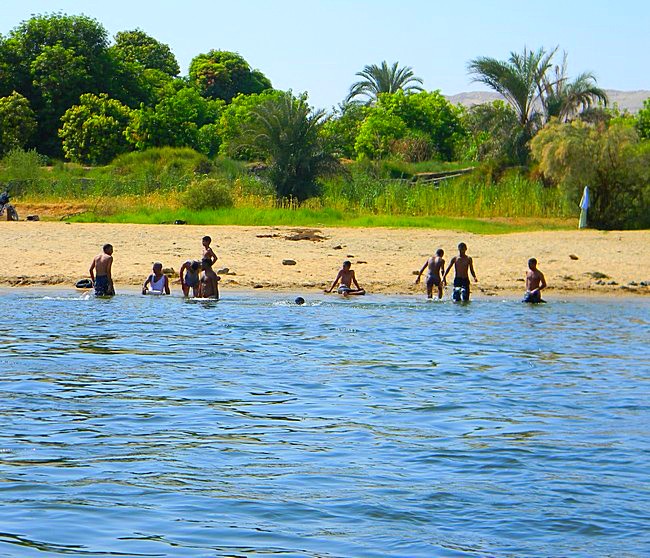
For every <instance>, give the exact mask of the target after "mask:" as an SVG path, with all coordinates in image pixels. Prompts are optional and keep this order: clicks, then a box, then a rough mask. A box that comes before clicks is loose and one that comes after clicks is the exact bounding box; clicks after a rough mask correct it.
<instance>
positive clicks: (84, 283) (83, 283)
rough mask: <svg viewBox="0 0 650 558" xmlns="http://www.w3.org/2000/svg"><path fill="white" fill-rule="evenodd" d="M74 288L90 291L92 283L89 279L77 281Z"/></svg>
mask: <svg viewBox="0 0 650 558" xmlns="http://www.w3.org/2000/svg"><path fill="white" fill-rule="evenodd" d="M74 286H75V287H76V288H77V289H92V288H93V282H92V281H91V280H90V279H79V281H77V282H76V283H75V285H74Z"/></svg>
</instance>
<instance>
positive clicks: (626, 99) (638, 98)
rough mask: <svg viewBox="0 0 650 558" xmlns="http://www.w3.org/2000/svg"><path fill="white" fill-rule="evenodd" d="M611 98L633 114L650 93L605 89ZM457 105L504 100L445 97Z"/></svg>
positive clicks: (482, 95) (471, 94) (475, 94)
mask: <svg viewBox="0 0 650 558" xmlns="http://www.w3.org/2000/svg"><path fill="white" fill-rule="evenodd" d="M605 91H606V92H607V95H608V96H609V102H610V103H611V104H612V105H614V104H615V103H616V104H617V105H618V107H619V108H620V109H621V110H625V109H627V110H629V111H630V112H632V113H635V112H639V109H641V108H643V101H645V100H646V99H648V98H650V91H648V90H645V89H642V90H640V91H618V90H616V89H605ZM445 97H447V99H449V100H450V101H451V102H452V103H454V104H455V105H458V104H460V105H465V106H466V107H472V106H474V105H480V104H483V103H491V102H492V101H495V100H496V99H502V98H503V97H501V95H499V94H498V93H495V92H494V91H468V92H464V93H457V94H456V95H445Z"/></svg>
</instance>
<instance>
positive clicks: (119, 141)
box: [59, 93, 132, 165]
mask: <svg viewBox="0 0 650 558" xmlns="http://www.w3.org/2000/svg"><path fill="white" fill-rule="evenodd" d="M131 112H132V111H131V109H129V108H128V107H127V106H125V105H123V104H122V103H120V102H119V101H117V100H116V99H110V98H109V97H108V95H106V94H105V93H102V94H101V95H99V96H98V95H95V94H93V93H86V94H84V95H82V96H81V97H80V98H79V104H78V105H74V106H72V107H70V108H69V109H68V110H67V111H66V112H65V114H64V115H63V116H62V117H61V122H62V127H61V129H60V130H59V136H60V137H61V139H62V140H63V152H64V153H65V156H66V157H67V158H68V159H70V160H71V161H75V162H77V163H85V164H93V165H97V164H106V163H108V162H110V161H111V160H112V159H113V158H115V157H116V156H117V155H119V154H121V153H125V152H127V151H129V150H130V149H131V145H130V144H129V142H128V141H127V140H126V137H125V131H126V127H127V126H128V124H129V121H130V118H131Z"/></svg>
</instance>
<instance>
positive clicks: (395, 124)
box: [354, 107, 408, 159]
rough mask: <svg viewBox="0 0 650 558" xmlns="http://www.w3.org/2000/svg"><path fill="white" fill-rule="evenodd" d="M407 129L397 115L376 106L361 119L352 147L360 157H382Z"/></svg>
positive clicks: (388, 152)
mask: <svg viewBox="0 0 650 558" xmlns="http://www.w3.org/2000/svg"><path fill="white" fill-rule="evenodd" d="M407 131H408V128H407V126H406V124H405V122H404V121H403V120H402V119H401V118H400V117H399V116H397V115H396V114H393V113H391V112H390V111H388V110H387V109H386V108H385V107H378V108H377V109H376V110H373V111H372V113H371V114H369V115H368V116H367V117H366V118H365V120H364V121H363V124H362V125H361V128H360V129H359V134H358V135H357V140H356V142H355V143H354V149H355V151H356V152H357V154H358V155H359V157H360V158H365V157H367V158H369V159H382V158H384V157H386V156H388V155H389V154H390V152H391V146H392V144H393V142H394V141H395V140H399V139H401V138H403V137H404V136H405V135H406V133H407Z"/></svg>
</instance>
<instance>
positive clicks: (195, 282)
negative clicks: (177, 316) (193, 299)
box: [180, 260, 201, 296]
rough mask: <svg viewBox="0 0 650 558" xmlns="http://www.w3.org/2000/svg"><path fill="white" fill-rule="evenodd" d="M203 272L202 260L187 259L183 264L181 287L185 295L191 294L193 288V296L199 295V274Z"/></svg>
mask: <svg viewBox="0 0 650 558" xmlns="http://www.w3.org/2000/svg"><path fill="white" fill-rule="evenodd" d="M200 272H201V262H197V261H192V260H187V261H186V262H184V263H183V265H182V266H181V271H180V276H181V289H183V296H189V295H190V289H192V295H193V296H199V274H200Z"/></svg>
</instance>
